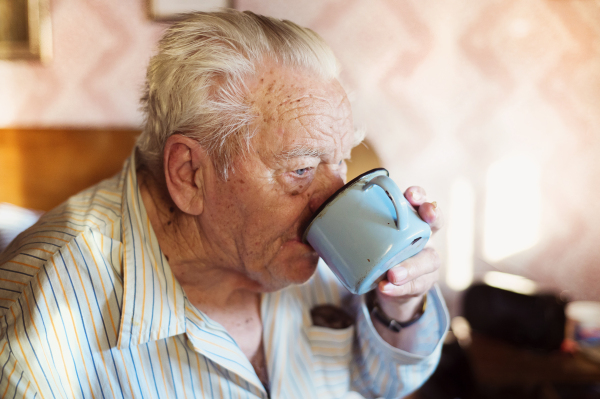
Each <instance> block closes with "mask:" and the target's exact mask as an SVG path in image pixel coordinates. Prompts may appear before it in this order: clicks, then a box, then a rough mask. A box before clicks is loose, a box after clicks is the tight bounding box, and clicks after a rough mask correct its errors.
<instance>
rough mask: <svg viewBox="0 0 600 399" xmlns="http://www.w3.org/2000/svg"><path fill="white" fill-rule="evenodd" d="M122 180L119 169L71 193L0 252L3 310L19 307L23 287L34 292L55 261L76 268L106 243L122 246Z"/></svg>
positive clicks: (0, 308) (0, 302) (0, 307)
mask: <svg viewBox="0 0 600 399" xmlns="http://www.w3.org/2000/svg"><path fill="white" fill-rule="evenodd" d="M121 180H122V179H121V176H120V175H117V176H115V177H113V178H111V179H108V180H105V181H103V182H101V183H99V184H97V185H95V186H93V187H91V188H89V189H87V190H85V191H82V192H81V193H79V194H77V195H75V196H73V197H71V198H69V199H68V200H67V201H66V202H65V203H63V204H61V205H60V206H58V207H57V208H55V209H53V210H52V211H50V212H48V213H46V214H45V215H43V216H42V217H41V218H40V220H39V221H38V222H37V223H36V224H34V225H33V226H31V227H30V228H29V229H27V230H25V231H24V232H22V233H21V234H19V236H18V237H17V238H16V239H15V240H14V241H13V242H12V243H11V244H10V245H9V246H8V248H6V250H5V251H4V252H3V253H2V254H0V316H2V315H7V316H9V315H10V314H11V309H13V306H15V307H16V308H18V302H19V301H20V300H21V299H23V293H24V292H25V291H28V292H30V293H33V294H34V296H35V292H36V291H38V290H40V289H43V286H44V284H47V283H43V281H46V282H48V281H49V279H50V277H49V276H50V275H54V274H56V269H57V267H59V266H61V267H62V268H66V267H71V268H73V267H75V268H77V267H79V265H80V264H82V263H84V262H85V260H86V259H88V258H93V257H94V253H98V252H103V251H104V252H105V251H106V250H105V248H104V247H108V245H110V247H111V249H112V248H113V247H114V250H118V247H119V245H118V244H119V243H120V235H121V222H120V220H121V191H122V190H121V185H122V182H121ZM115 244H116V245H115ZM109 252H110V250H109ZM12 312H13V313H14V309H13V310H12Z"/></svg>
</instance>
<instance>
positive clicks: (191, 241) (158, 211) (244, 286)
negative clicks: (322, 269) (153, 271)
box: [138, 171, 261, 315]
mask: <svg viewBox="0 0 600 399" xmlns="http://www.w3.org/2000/svg"><path fill="white" fill-rule="evenodd" d="M138 182H139V186H140V192H141V196H142V200H143V202H144V206H145V208H146V212H147V214H148V218H149V220H150V224H151V225H152V228H153V230H154V233H155V234H156V238H157V240H158V244H159V246H160V248H161V251H162V252H163V253H164V254H165V257H166V258H167V261H168V262H169V266H170V267H171V270H172V272H173V274H174V275H175V277H176V278H177V280H178V281H179V283H180V284H181V286H182V288H183V289H184V291H185V293H186V296H187V297H188V299H189V300H190V301H191V302H192V303H193V304H194V305H196V306H197V307H198V308H199V309H200V310H202V311H204V312H206V313H207V314H209V315H210V314H211V313H212V314H218V313H219V311H220V310H221V309H223V310H226V312H227V313H232V312H233V313H235V312H236V309H239V310H242V309H243V310H245V311H247V310H248V306H249V304H252V303H256V301H259V299H260V293H261V289H260V288H261V287H260V285H259V284H258V283H257V282H255V281H253V280H251V279H250V278H249V277H248V276H246V275H245V274H244V272H243V269H242V268H236V267H235V266H229V264H230V263H231V262H228V261H229V259H227V255H226V254H220V253H219V251H217V250H214V249H213V248H212V247H211V246H210V245H207V241H208V240H206V239H205V238H204V237H203V236H202V232H201V231H200V229H199V225H198V221H197V220H195V217H194V216H192V215H187V214H185V213H183V212H180V211H179V210H178V209H177V208H176V207H175V206H174V205H173V203H172V202H171V201H170V200H169V199H168V198H166V197H167V196H166V195H165V193H164V191H163V190H162V189H161V188H160V187H159V186H158V184H156V182H155V181H154V179H153V177H152V176H151V175H150V174H149V173H148V172H146V171H138ZM252 306H255V305H252Z"/></svg>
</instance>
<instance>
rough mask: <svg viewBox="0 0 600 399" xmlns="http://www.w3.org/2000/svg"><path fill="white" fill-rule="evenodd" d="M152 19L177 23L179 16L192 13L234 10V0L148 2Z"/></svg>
mask: <svg viewBox="0 0 600 399" xmlns="http://www.w3.org/2000/svg"><path fill="white" fill-rule="evenodd" d="M148 2H149V14H150V18H151V19H152V20H154V21H164V22H170V21H176V20H177V19H178V16H179V14H182V13H186V12H192V11H216V10H218V9H220V8H233V7H234V2H233V0H148Z"/></svg>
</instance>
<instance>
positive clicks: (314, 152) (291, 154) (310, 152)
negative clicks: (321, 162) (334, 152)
mask: <svg viewBox="0 0 600 399" xmlns="http://www.w3.org/2000/svg"><path fill="white" fill-rule="evenodd" d="M326 153H327V152H326V151H324V150H321V149H317V148H315V147H312V146H310V145H307V144H303V143H297V144H295V145H294V146H293V147H291V148H289V149H286V150H284V151H282V152H281V153H279V154H278V155H277V158H280V159H284V160H288V159H292V158H301V157H314V158H321V157H322V156H323V155H325V154H326Z"/></svg>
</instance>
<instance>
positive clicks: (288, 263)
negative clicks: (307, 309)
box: [268, 243, 319, 291]
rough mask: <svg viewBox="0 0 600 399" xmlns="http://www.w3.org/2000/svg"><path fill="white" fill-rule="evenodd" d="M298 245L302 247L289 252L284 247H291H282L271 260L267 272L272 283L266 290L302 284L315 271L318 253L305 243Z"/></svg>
mask: <svg viewBox="0 0 600 399" xmlns="http://www.w3.org/2000/svg"><path fill="white" fill-rule="evenodd" d="M299 244H300V243H299ZM300 245H301V246H302V247H304V248H301V249H302V250H301V251H296V250H295V251H291V252H292V253H289V252H290V251H286V250H285V249H291V248H284V250H283V251H281V253H279V254H278V256H277V257H276V258H275V259H274V260H273V262H271V265H270V267H269V274H270V275H271V282H272V283H273V284H269V285H272V287H271V288H272V289H268V291H277V290H280V289H283V288H285V287H287V286H290V285H294V284H303V283H305V282H307V281H308V279H310V278H311V277H312V275H313V274H314V273H315V271H316V270H317V264H318V263H319V255H318V254H317V253H316V252H315V251H314V250H313V249H312V248H311V247H309V246H307V245H305V244H300ZM296 247H297V248H298V247H299V246H296ZM297 248H294V249H297ZM286 255H287V256H286Z"/></svg>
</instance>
